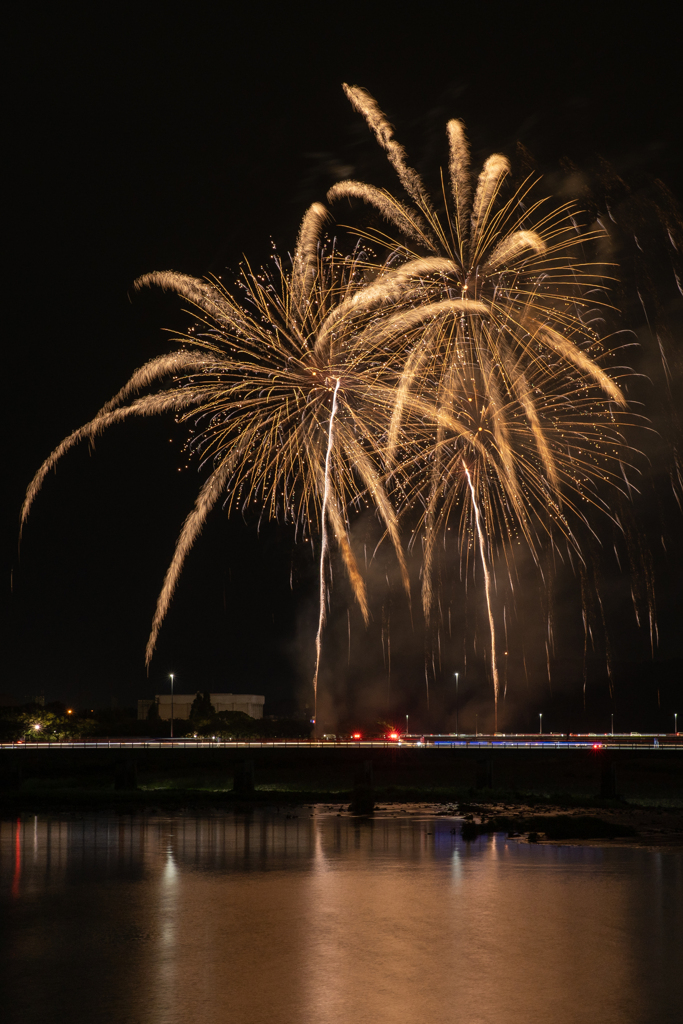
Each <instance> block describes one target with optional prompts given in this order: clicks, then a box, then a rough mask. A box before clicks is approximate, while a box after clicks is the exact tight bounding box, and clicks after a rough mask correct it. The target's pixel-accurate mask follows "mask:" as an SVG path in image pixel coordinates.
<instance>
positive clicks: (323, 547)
mask: <svg viewBox="0 0 683 1024" xmlns="http://www.w3.org/2000/svg"><path fill="white" fill-rule="evenodd" d="M340 383H341V380H340V378H339V377H337V383H336V384H335V386H334V393H333V395H332V412H331V413H330V425H329V427H328V431H327V454H326V455H325V488H324V490H323V506H322V511H321V513H320V518H321V531H322V540H321V544H320V581H319V582H320V611H319V613H318V632H317V634H316V637H315V675H314V676H313V706H314V709H315V710H314V712H313V717H314V718H315V720H316V721H317V720H318V673H319V671H320V653H321V650H322V636H323V626H324V625H325V619H326V617H327V582H326V579H325V563H326V561H327V558H328V555H329V547H330V545H329V541H328V537H327V505H328V501H329V498H330V463H331V461H332V446H333V444H334V418H335V416H336V415H337V396H338V395H339V385H340Z"/></svg>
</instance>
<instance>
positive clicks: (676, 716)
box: [674, 712, 678, 736]
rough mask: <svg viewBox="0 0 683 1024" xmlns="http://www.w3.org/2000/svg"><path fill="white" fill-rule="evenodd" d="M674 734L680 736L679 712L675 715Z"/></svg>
mask: <svg viewBox="0 0 683 1024" xmlns="http://www.w3.org/2000/svg"><path fill="white" fill-rule="evenodd" d="M674 734H675V735H676V736H678V712H675V714H674Z"/></svg>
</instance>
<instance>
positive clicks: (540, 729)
mask: <svg viewBox="0 0 683 1024" xmlns="http://www.w3.org/2000/svg"><path fill="white" fill-rule="evenodd" d="M538 735H539V736H542V735H543V712H542V711H539V712H538Z"/></svg>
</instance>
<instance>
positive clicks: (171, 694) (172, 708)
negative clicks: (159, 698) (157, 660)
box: [171, 672, 173, 739]
mask: <svg viewBox="0 0 683 1024" xmlns="http://www.w3.org/2000/svg"><path fill="white" fill-rule="evenodd" d="M171 739H173V672H171Z"/></svg>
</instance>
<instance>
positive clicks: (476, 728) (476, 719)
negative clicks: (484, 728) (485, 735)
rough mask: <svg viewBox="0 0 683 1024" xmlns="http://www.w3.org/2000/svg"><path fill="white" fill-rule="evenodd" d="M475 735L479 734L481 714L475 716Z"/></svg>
mask: <svg viewBox="0 0 683 1024" xmlns="http://www.w3.org/2000/svg"><path fill="white" fill-rule="evenodd" d="M474 735H475V736H478V735H479V715H475V716H474Z"/></svg>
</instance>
